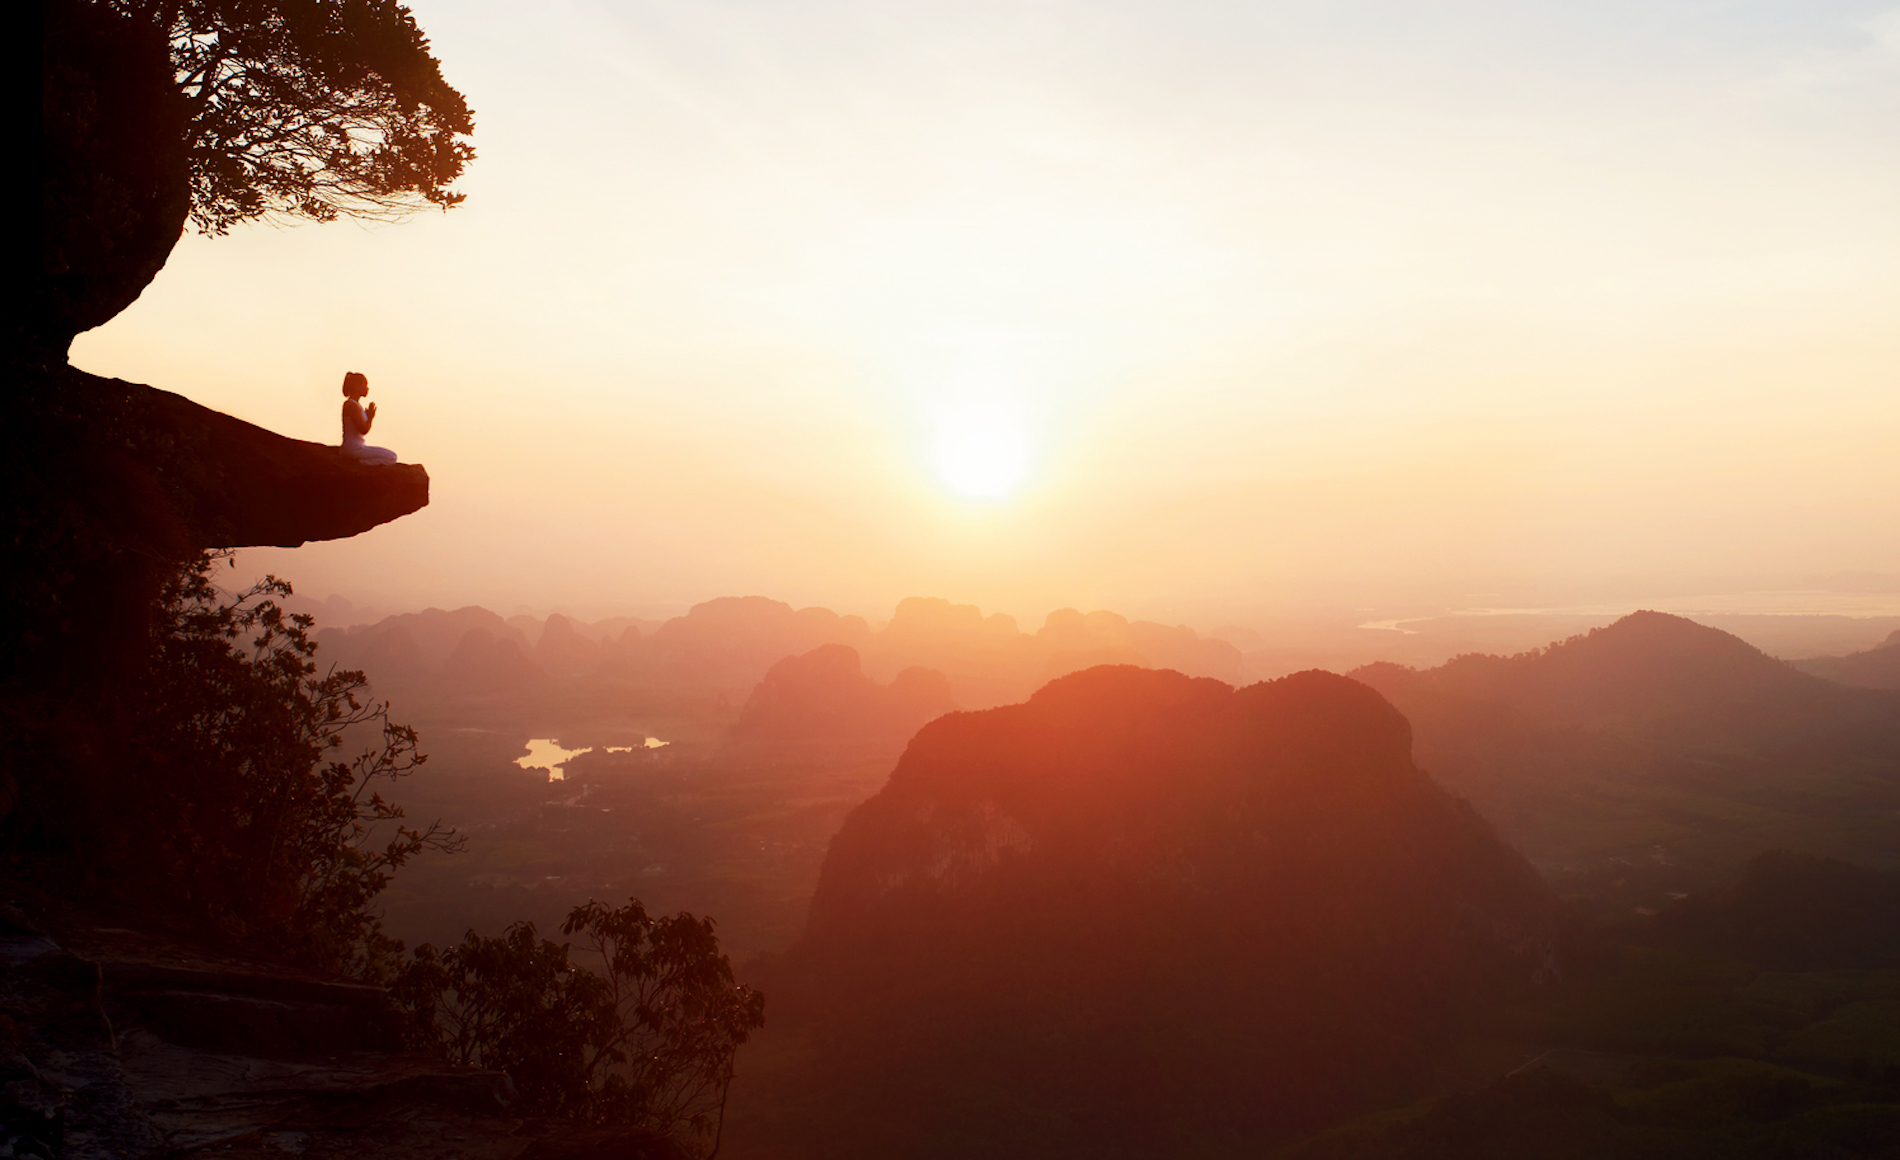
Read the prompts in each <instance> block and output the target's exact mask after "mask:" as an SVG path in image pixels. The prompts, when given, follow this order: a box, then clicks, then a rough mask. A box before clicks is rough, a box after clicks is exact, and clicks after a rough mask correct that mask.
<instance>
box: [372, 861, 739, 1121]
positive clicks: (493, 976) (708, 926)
mask: <svg viewBox="0 0 1900 1160" xmlns="http://www.w3.org/2000/svg"><path fill="white" fill-rule="evenodd" d="M561 932H562V933H563V934H565V935H570V936H573V935H578V936H580V937H581V939H582V940H583V945H584V947H585V948H586V950H587V952H589V954H590V955H591V956H592V958H594V959H596V960H598V967H599V969H598V970H588V969H586V968H584V967H582V966H581V965H579V964H577V963H575V962H574V961H573V960H572V959H571V958H570V950H571V948H570V945H569V944H566V943H555V942H552V941H549V940H547V939H542V938H539V937H538V936H537V934H536V931H535V928H534V924H533V923H530V922H519V923H516V924H515V925H513V926H511V927H509V928H508V930H507V932H506V933H505V934H503V935H502V936H501V937H499V938H483V937H481V936H480V935H477V934H476V933H475V932H474V931H472V930H471V931H469V932H468V934H467V935H466V936H465V937H464V938H463V940H462V942H461V944H460V945H459V946H453V947H449V948H447V949H446V950H437V949H436V948H435V947H433V946H428V945H424V946H421V947H418V948H417V949H416V953H415V958H414V960H413V961H412V962H411V963H410V964H409V965H408V966H407V968H406V969H405V971H404V973H403V975H402V976H401V978H400V979H399V980H398V981H397V983H396V985H395V987H394V988H393V993H394V994H395V996H396V997H397V999H398V1001H399V1002H401V1003H402V1004H403V1005H404V1006H405V1007H406V1008H407V1009H408V1010H409V1011H410V1012H411V1014H412V1015H413V1017H414V1019H415V1027H416V1030H417V1035H418V1038H419V1039H420V1041H421V1044H422V1045H423V1046H425V1047H427V1048H429V1049H431V1050H433V1051H435V1052H436V1053H438V1054H440V1055H443V1056H445V1057H447V1058H448V1059H450V1060H453V1061H454V1062H457V1063H464V1064H477V1065H480V1066H483V1067H490V1068H495V1069H498V1070H501V1071H505V1072H507V1073H508V1075H509V1076H510V1077H511V1078H512V1079H513V1080H514V1083H515V1087H516V1090H517V1091H519V1092H520V1093H521V1095H522V1098H523V1099H524V1100H525V1101H526V1102H527V1103H528V1104H529V1105H531V1106H532V1107H534V1108H535V1109H536V1110H538V1111H540V1112H542V1113H544V1114H550V1115H559V1116H565V1117H568V1118H572V1119H580V1120H587V1121H592V1122H597V1123H621V1124H633V1125H636V1126H639V1127H644V1128H648V1129H650V1130H653V1131H657V1132H663V1133H667V1134H678V1133H686V1134H689V1135H691V1136H692V1137H693V1138H694V1139H695V1140H696V1142H697V1143H699V1144H700V1145H701V1147H702V1148H704V1149H705V1150H706V1151H707V1154H708V1155H710V1154H711V1153H712V1152H716V1151H717V1150H718V1142H719V1130H720V1124H721V1121H722V1119H723V1117H724V1112H725V1102H726V1092H727V1089H728V1088H729V1087H730V1085H731V1083H732V1073H733V1059H734V1056H735V1055H736V1053H737V1051H738V1049H739V1046H740V1044H742V1043H744V1042H745V1041H746V1038H747V1037H748V1036H749V1035H750V1033H751V1032H752V1031H754V1030H756V1029H757V1028H759V1027H762V1026H763V1025H764V1023H765V998H764V996H763V995H760V994H759V993H758V992H757V991H754V990H752V989H751V988H749V987H745V986H742V985H739V984H737V983H735V982H734V981H733V977H732V967H731V964H730V963H729V962H728V961H727V959H726V956H725V955H723V954H721V953H720V951H719V940H718V938H717V937H716V936H715V935H714V933H713V923H712V920H710V919H700V918H695V917H694V916H693V915H691V914H686V913H684V912H682V913H680V914H676V915H672V916H670V917H662V916H654V915H649V914H648V913H647V911H646V907H645V906H643V905H642V904H641V903H640V901H639V900H638V899H629V900H628V903H627V905H625V906H623V907H620V908H619V909H613V908H610V907H608V906H606V905H604V904H602V903H599V902H591V901H590V902H588V903H587V904H586V905H584V906H578V907H575V908H574V910H573V911H572V912H571V913H570V914H569V915H568V917H567V921H566V922H565V923H563V924H562V926H561Z"/></svg>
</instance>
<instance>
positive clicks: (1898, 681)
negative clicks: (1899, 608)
mask: <svg viewBox="0 0 1900 1160" xmlns="http://www.w3.org/2000/svg"><path fill="white" fill-rule="evenodd" d="M1794 666H1795V668H1798V669H1800V670H1801V671H1802V672H1804V673H1813V674H1814V675H1815V676H1817V677H1826V678H1827V679H1828V680H1830V681H1839V682H1840V683H1841V684H1843V685H1860V686H1861V687H1863V688H1868V689H1900V630H1896V631H1895V632H1893V633H1892V634H1890V635H1889V636H1888V637H1887V639H1886V640H1883V641H1881V642H1880V643H1879V644H1877V645H1875V646H1874V647H1873V648H1870V649H1867V650H1865V651H1863V652H1857V653H1850V654H1849V655H1847V656H1844V657H1815V658H1813V659H1812V660H1805V661H1796V662H1795V663H1794Z"/></svg>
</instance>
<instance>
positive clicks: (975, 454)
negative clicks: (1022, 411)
mask: <svg viewBox="0 0 1900 1160" xmlns="http://www.w3.org/2000/svg"><path fill="white" fill-rule="evenodd" d="M934 452H935V460H936V467H937V475H938V477H939V478H940V479H942V480H943V482H944V484H945V486H947V487H949V489H950V490H951V491H954V492H956V493H957V494H958V495H963V496H968V497H970V498H971V499H1006V498H1008V497H1009V496H1010V495H1011V494H1013V493H1014V492H1015V491H1016V489H1017V488H1019V487H1021V486H1022V484H1023V481H1024V480H1025V479H1027V478H1028V477H1029V437H1028V433H1027V432H1025V431H1024V430H1023V428H1022V424H1021V423H1020V422H1017V421H1015V420H1013V419H1012V418H1010V417H1009V416H1007V415H1004V414H1001V413H999V412H998V411H996V410H992V409H990V408H976V409H969V410H965V411H963V412H962V413H960V414H957V415H955V416H952V417H945V418H944V419H942V420H940V421H939V426H938V431H937V437H936V446H935V448H934Z"/></svg>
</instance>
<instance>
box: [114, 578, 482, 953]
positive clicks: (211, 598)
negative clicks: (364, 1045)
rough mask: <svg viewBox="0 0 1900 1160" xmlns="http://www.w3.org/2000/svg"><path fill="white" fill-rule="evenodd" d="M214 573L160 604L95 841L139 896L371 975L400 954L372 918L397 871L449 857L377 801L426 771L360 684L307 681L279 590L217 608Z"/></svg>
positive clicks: (177, 585) (307, 623)
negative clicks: (126, 767)
mask: <svg viewBox="0 0 1900 1160" xmlns="http://www.w3.org/2000/svg"><path fill="white" fill-rule="evenodd" d="M224 555H225V554H211V553H207V554H205V555H202V556H200V557H198V558H197V559H195V560H193V561H192V562H191V563H189V564H187V565H186V566H185V567H183V568H181V569H180V570H179V571H177V572H176V573H175V574H174V575H173V576H172V577H171V578H170V580H169V581H168V582H167V583H166V585H165V588H164V590H163V592H162V594H161V597H160V600H159V605H158V615H157V617H156V620H155V625H154V634H153V642H152V649H151V653H150V659H149V661H148V667H147V669H146V672H145V674H144V677H143V679H142V680H141V681H140V682H139V683H138V688H137V690H136V692H135V693H134V694H133V696H132V705H131V714H130V716H131V718H132V720H131V731H130V732H131V744H132V747H133V749H134V751H135V752H134V754H133V760H132V769H133V771H134V777H132V778H131V779H128V784H126V785H124V786H121V787H118V792H117V793H115V794H114V795H113V799H114V805H113V806H111V807H107V808H106V810H105V811H104V813H105V821H106V825H105V830H104V833H105V834H106V835H107V836H108V837H109V838H112V839H113V840H114V841H115V843H116V852H115V855H114V857H115V858H116V859H117V860H118V861H120V862H121V863H122V864H123V866H124V868H125V869H126V871H127V872H128V874H129V875H132V876H135V877H136V878H138V879H141V880H143V882H144V883H145V887H146V889H148V890H155V891H162V892H163V894H164V896H165V897H167V898H168V899H169V900H171V901H173V902H174V903H179V904H183V905H184V906H185V907H186V908H187V909H188V910H190V911H193V912H196V913H198V914H200V915H203V916H207V917H210V918H211V919H213V920H215V921H216V922H218V923H219V924H220V925H222V926H224V927H226V928H227V929H230V930H232V931H233V932H234V933H244V934H248V935H251V936H253V937H255V938H258V939H261V940H262V941H265V942H267V943H270V942H274V943H276V944H278V946H279V947H280V949H283V950H285V951H288V952H290V953H293V954H295V955H297V956H298V957H300V958H303V959H305V960H306V961H310V962H312V963H315V964H318V965H322V966H326V967H330V968H333V969H343V970H351V971H354V972H355V973H359V974H365V973H367V974H374V973H377V964H378V962H379V961H382V962H388V961H390V960H392V959H393V955H394V953H397V948H396V947H394V945H393V944H391V943H390V942H389V941H388V940H387V939H385V938H384V937H383V936H382V934H381V930H380V922H379V920H378V919H377V917H376V915H375V913H374V911H373V910H372V907H371V902H372V900H373V899H374V898H375V896H376V895H377V894H378V893H380V892H381V891H382V889H383V887H384V886H386V885H387V884H388V882H389V877H390V874H391V872H392V871H394V870H395V869H396V868H397V867H399V866H401V865H402V864H403V863H405V862H407V861H408V860H409V859H410V858H413V857H415V856H416V855H418V854H420V853H422V852H423V851H425V850H448V849H456V848H459V842H460V839H459V838H458V837H457V836H456V835H455V834H454V833H453V831H449V830H445V829H444V828H443V827H442V826H440V825H439V824H430V825H428V826H416V825H412V824H410V823H409V822H408V821H407V820H406V818H405V816H404V814H403V811H402V808H401V807H400V806H397V805H395V804H393V803H391V802H389V801H387V800H386V799H384V797H383V796H382V794H381V792H379V791H378V790H377V788H376V787H377V785H378V784H379V783H382V782H390V781H394V780H396V779H398V778H400V777H402V776H403V775H405V774H407V773H408V772H410V771H411V770H413V769H414V768H415V767H416V766H418V765H420V764H422V762H423V761H424V760H425V758H424V756H423V755H422V754H421V753H420V752H418V750H417V739H416V733H415V730H414V729H411V728H410V727H408V726H406V725H400V724H397V723H395V722H393V721H391V720H390V719H389V707H388V705H387V704H386V703H380V702H374V701H370V700H368V699H367V698H366V695H365V692H366V689H367V687H368V682H367V680H366V678H365V677H364V675H363V674H362V673H360V672H356V671H326V672H322V673H319V671H318V667H317V664H316V662H315V661H314V660H313V659H312V657H313V656H314V654H315V653H316V648H317V646H316V642H314V641H313V640H311V638H310V628H311V624H312V621H311V618H309V617H307V616H292V615H286V614H285V613H284V611H283V609H282V607H281V606H280V605H278V603H277V602H276V600H275V599H273V598H275V597H281V596H288V595H289V594H290V591H291V588H290V585H289V584H287V583H285V582H284V581H281V580H278V579H277V578H275V577H266V578H265V579H264V580H263V581H261V582H260V583H258V584H257V585H255V586H254V587H252V588H251V589H249V590H248V591H245V592H242V593H238V594H236V595H234V596H230V597H226V596H224V595H223V594H222V593H220V592H219V591H218V589H217V588H216V586H214V585H213V584H212V582H211V569H212V565H213V564H214V563H215V562H217V561H218V560H220V559H222V558H224ZM346 745H349V746H354V747H355V751H354V752H349V751H347V750H346ZM115 813H116V814H117V815H118V816H117V817H116V818H115V817H113V816H112V815H113V814H115Z"/></svg>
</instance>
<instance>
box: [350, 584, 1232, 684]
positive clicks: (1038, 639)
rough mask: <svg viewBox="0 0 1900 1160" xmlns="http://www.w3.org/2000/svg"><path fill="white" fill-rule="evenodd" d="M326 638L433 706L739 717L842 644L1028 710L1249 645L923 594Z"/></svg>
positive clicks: (884, 666)
mask: <svg viewBox="0 0 1900 1160" xmlns="http://www.w3.org/2000/svg"><path fill="white" fill-rule="evenodd" d="M317 640H318V643H319V646H320V654H319V660H320V661H321V662H323V663H326V664H336V665H338V666H341V667H344V668H360V669H362V670H364V671H365V672H367V673H368V674H369V677H370V679H371V681H372V682H373V683H374V684H375V686H376V687H377V688H378V689H379V690H384V689H390V690H396V691H400V692H402V693H404V694H405V695H406V696H407V697H408V698H409V699H410V700H415V699H416V698H417V697H418V696H420V697H421V698H422V699H424V700H425V701H428V702H430V703H431V704H439V703H442V702H445V701H453V700H456V699H463V700H466V699H470V698H473V699H475V700H476V701H477V702H481V701H482V700H483V699H487V700H489V701H491V702H492V701H493V700H494V698H495V697H496V696H498V695H507V696H513V697H517V698H518V697H519V696H520V694H521V693H522V692H523V691H524V690H527V689H531V688H534V687H536V686H541V685H546V684H548V683H549V682H557V683H558V682H568V683H569V684H570V685H571V684H572V682H574V681H577V680H578V681H581V682H583V683H586V682H589V681H591V682H594V683H596V684H602V683H605V684H611V685H617V686H621V687H623V688H625V687H631V688H636V689H637V688H645V689H648V690H655V691H663V692H664V695H665V697H667V698H672V699H674V700H677V699H679V698H681V697H698V698H699V699H700V700H702V701H706V702H707V703H708V704H711V703H713V701H712V700H709V699H717V698H723V699H724V700H723V702H722V703H723V704H725V705H727V706H728V707H729V709H731V710H734V711H736V710H738V709H739V707H740V706H741V705H743V704H744V703H745V701H746V700H747V699H748V698H749V697H750V696H751V694H752V691H753V689H754V687H755V686H756V685H758V683H759V682H760V681H761V680H763V679H764V678H765V677H766V674H767V672H768V670H770V669H771V668H772V666H774V665H775V664H777V663H779V662H780V661H783V660H785V659H786V658H788V657H797V656H803V655H805V654H808V653H811V652H812V651H813V650H814V649H819V648H822V647H827V646H833V645H837V646H844V647H846V648H849V649H851V650H853V651H854V652H856V654H857V655H858V657H859V658H860V661H861V664H862V666H863V669H864V670H865V672H867V673H868V674H869V675H870V678H871V679H873V680H877V681H881V682H889V681H891V680H892V679H894V678H896V677H898V676H899V674H901V673H902V672H904V671H905V670H907V669H913V668H921V669H934V670H936V671H937V672H938V673H940V674H942V676H943V677H944V679H945V680H946V681H947V683H948V686H949V689H950V694H951V697H952V698H953V700H954V703H955V704H958V705H961V706H964V707H966V708H982V707H986V706H990V705H996V704H1004V703H1008V702H1011V701H1020V700H1022V699H1023V698H1025V697H1027V696H1028V695H1029V694H1030V693H1031V692H1033V691H1034V690H1035V689H1036V688H1037V687H1039V686H1040V685H1042V684H1044V683H1046V682H1047V681H1049V680H1051V679H1053V678H1055V677H1058V676H1061V675H1063V674H1064V673H1069V672H1073V671H1076V670H1078V669H1083V668H1088V667H1090V666H1092V665H1097V664H1103V663H1120V664H1136V665H1142V666H1148V667H1154V668H1170V669H1176V670H1178V671H1181V672H1184V673H1188V674H1191V675H1195V676H1210V677H1216V678H1219V679H1222V680H1228V681H1233V680H1238V679H1239V676H1240V671H1241V654H1240V650H1238V649H1237V648H1235V647H1234V646H1233V645H1231V644H1229V643H1227V642H1226V641H1223V640H1216V639H1211V638H1207V637H1202V636H1200V635H1199V634H1197V633H1195V632H1194V631H1193V630H1192V629H1189V628H1186V627H1183V626H1174V627H1169V626H1167V625H1161V624H1154V623H1149V622H1145V621H1133V622H1131V621H1129V620H1127V619H1126V618H1124V617H1121V616H1118V615H1116V614H1115V613H1112V612H1090V613H1086V614H1085V613H1082V612H1078V611H1076V610H1074V609H1061V610H1058V611H1056V612H1053V613H1050V614H1049V616H1048V618H1047V619H1046V620H1045V622H1044V624H1043V626H1042V627H1041V628H1040V629H1039V630H1037V631H1035V632H1033V633H1032V632H1024V631H1023V630H1022V629H1020V628H1019V627H1018V626H1017V624H1016V621H1015V620H1014V619H1013V618H1011V617H1008V616H1003V615H1000V614H997V615H991V616H987V617H986V616H984V615H983V614H982V613H981V611H980V610H978V609H977V608H976V607H975V606H973V605H967V604H963V605H959V604H952V603H950V602H949V601H947V600H941V599H926V598H918V597H913V598H911V599H907V600H905V601H903V602H902V603H900V604H899V605H898V606H897V609H896V612H895V615H893V617H892V618H891V621H890V623H889V624H887V625H885V626H884V627H883V628H882V629H880V630H878V631H875V632H874V631H872V629H871V627H870V625H869V624H868V623H866V622H865V620H864V619H863V618H862V617H856V616H840V615H838V614H836V613H834V612H832V611H830V610H828V609H824V608H804V609H794V608H793V607H792V606H791V605H789V604H786V603H783V602H782V601H777V600H770V599H767V598H765V597H761V596H744V597H726V598H721V599H718V600H710V601H707V602H706V603H704V604H699V605H695V606H694V607H693V608H692V609H691V610H690V611H689V612H687V613H686V615H684V616H679V617H675V618H673V619H671V620H668V621H664V622H660V623H658V624H655V623H654V622H651V621H638V620H633V619H630V618H625V617H620V618H615V619H613V620H609V621H602V622H599V623H596V624H584V623H581V622H578V621H574V620H571V619H569V618H568V617H565V616H561V615H559V614H556V615H553V616H550V617H548V618H547V619H546V620H545V621H541V622H536V621H534V620H532V619H530V618H524V617H515V618H509V619H506V620H504V619H503V618H502V617H501V616H499V615H497V614H496V613H494V612H491V611H489V610H488V609H485V608H480V607H468V608H461V609H456V610H455V611H452V612H449V611H443V610H441V609H433V608H432V609H429V610H427V611H424V612H417V613H406V614H403V615H400V616H391V617H387V618H385V619H383V620H381V621H378V622H377V623H375V624H372V625H359V626H356V627H353V628H350V629H348V630H344V629H336V628H328V629H323V630H321V631H320V632H318V634H317ZM570 691H571V690H570Z"/></svg>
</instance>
